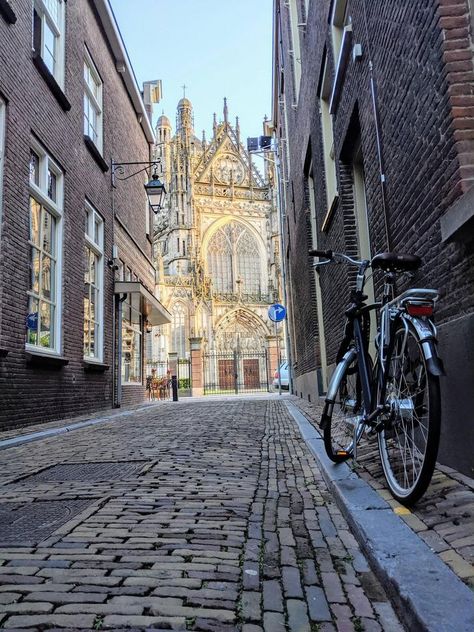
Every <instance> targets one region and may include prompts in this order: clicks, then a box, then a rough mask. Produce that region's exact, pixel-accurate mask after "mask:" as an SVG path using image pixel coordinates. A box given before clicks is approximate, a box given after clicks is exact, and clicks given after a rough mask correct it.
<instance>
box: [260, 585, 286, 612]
mask: <svg viewBox="0 0 474 632" xmlns="http://www.w3.org/2000/svg"><path fill="white" fill-rule="evenodd" d="M263 607H264V609H265V611H273V612H283V595H282V592H281V586H280V582H278V581H277V580H268V581H265V582H263Z"/></svg>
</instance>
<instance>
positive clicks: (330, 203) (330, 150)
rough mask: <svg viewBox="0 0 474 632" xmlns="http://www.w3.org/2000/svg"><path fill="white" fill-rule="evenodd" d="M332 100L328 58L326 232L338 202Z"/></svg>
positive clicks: (324, 96)
mask: <svg viewBox="0 0 474 632" xmlns="http://www.w3.org/2000/svg"><path fill="white" fill-rule="evenodd" d="M330 98H331V86H330V81H329V68H328V63H327V57H326V60H325V62H324V66H323V76H322V81H321V94H320V97H319V107H320V112H321V130H322V136H323V157H324V172H325V177H326V197H327V200H326V201H327V212H326V217H325V219H324V222H323V225H322V230H323V231H324V230H326V228H327V225H328V223H329V220H330V217H331V213H332V210H333V209H334V206H335V202H336V201H337V195H338V194H337V178H336V162H335V155H334V134H333V126H332V115H331V113H330V107H329V100H330Z"/></svg>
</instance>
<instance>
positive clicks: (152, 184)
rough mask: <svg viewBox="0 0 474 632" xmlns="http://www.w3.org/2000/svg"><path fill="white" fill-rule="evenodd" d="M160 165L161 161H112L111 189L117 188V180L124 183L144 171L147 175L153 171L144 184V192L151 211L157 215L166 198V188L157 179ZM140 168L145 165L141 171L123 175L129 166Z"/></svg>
mask: <svg viewBox="0 0 474 632" xmlns="http://www.w3.org/2000/svg"><path fill="white" fill-rule="evenodd" d="M160 164H161V160H153V161H152V162H114V161H113V160H112V169H111V178H112V187H113V188H114V189H116V188H117V184H116V182H117V180H120V181H124V180H128V179H129V178H133V176H136V175H138V174H139V173H143V172H144V171H146V172H147V173H148V170H149V169H153V174H152V176H151V180H150V181H149V182H147V184H145V191H146V193H147V196H148V203H149V204H150V207H151V209H152V211H153V212H154V213H155V214H156V213H158V212H159V211H160V210H161V209H162V208H163V205H164V202H165V196H166V187H165V185H164V184H163V182H161V180H160V179H159V178H158V174H157V170H158V165H160ZM138 165H140V166H142V165H145V166H144V167H143V168H142V169H138V171H134V172H133V173H129V174H128V175H125V168H126V167H130V166H138Z"/></svg>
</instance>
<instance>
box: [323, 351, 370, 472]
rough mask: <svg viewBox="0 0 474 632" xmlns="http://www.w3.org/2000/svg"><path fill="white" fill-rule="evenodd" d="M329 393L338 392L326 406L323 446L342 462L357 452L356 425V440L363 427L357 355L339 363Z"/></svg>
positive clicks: (337, 461)
mask: <svg viewBox="0 0 474 632" xmlns="http://www.w3.org/2000/svg"><path fill="white" fill-rule="evenodd" d="M344 365H345V366H344ZM333 380H335V381H333ZM328 393H336V396H335V398H334V400H333V401H329V402H326V404H325V407H324V412H323V426H324V447H325V448H326V453H327V455H328V457H329V458H330V459H331V461H334V463H341V462H342V461H346V460H347V459H349V458H350V457H351V456H352V455H353V453H354V428H355V427H356V428H357V434H356V440H357V441H358V440H359V439H360V437H361V435H362V432H363V429H364V428H363V424H362V423H360V420H361V418H362V417H363V415H364V407H363V401H362V389H361V383H360V377H359V370H358V365H357V357H356V356H355V355H354V357H353V358H352V359H351V358H349V359H348V360H343V361H342V362H341V364H340V365H338V367H337V368H336V370H335V372H334V375H333V378H332V380H331V384H330V385H329V388H328Z"/></svg>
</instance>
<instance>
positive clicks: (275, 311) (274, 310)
mask: <svg viewBox="0 0 474 632" xmlns="http://www.w3.org/2000/svg"><path fill="white" fill-rule="evenodd" d="M285 317H286V309H285V307H283V305H280V303H275V304H274V305H270V307H269V308H268V318H269V319H270V320H272V321H273V322H274V323H280V322H281V321H282V320H285Z"/></svg>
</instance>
